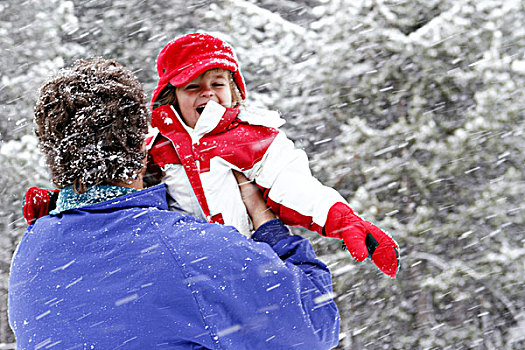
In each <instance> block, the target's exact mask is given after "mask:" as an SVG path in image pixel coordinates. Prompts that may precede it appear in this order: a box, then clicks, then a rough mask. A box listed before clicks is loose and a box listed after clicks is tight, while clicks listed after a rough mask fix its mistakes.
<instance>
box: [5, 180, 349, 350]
mask: <svg viewBox="0 0 525 350" xmlns="http://www.w3.org/2000/svg"><path fill="white" fill-rule="evenodd" d="M167 208H168V205H167V202H166V189H165V187H164V185H159V186H155V187H152V188H149V189H145V190H142V191H138V192H135V193H132V194H128V195H125V196H121V197H117V198H114V199H111V200H108V201H104V202H99V203H95V204H91V205H88V206H84V207H81V208H76V209H70V210H67V211H65V212H63V213H60V214H58V215H54V216H45V217H43V218H40V219H38V220H37V222H36V223H35V224H34V225H32V226H30V227H29V228H28V229H27V231H26V233H25V234H24V236H23V238H22V241H21V242H20V244H19V246H18V248H17V250H16V252H15V255H14V257H13V261H12V266H11V275H10V286H9V300H8V312H9V321H10V324H11V327H12V329H13V331H14V333H15V335H16V338H17V345H18V348H19V349H34V348H51V349H55V348H56V349H117V348H118V349H292V348H293V349H308V350H311V349H329V348H331V347H334V346H335V345H336V344H337V342H338V333H339V314H338V311H337V307H336V305H335V303H334V301H333V299H332V297H331V293H332V287H331V284H332V281H331V277H330V272H329V270H328V268H327V267H326V266H325V265H324V264H323V263H322V262H320V261H319V260H317V258H316V255H315V253H314V251H313V249H312V246H311V245H310V243H309V242H308V240H306V239H304V238H301V237H299V236H293V235H290V233H289V231H288V229H287V228H286V227H285V226H284V225H283V224H282V223H281V222H280V221H279V220H272V221H269V222H267V223H266V224H264V225H263V226H261V227H260V228H259V229H258V230H257V231H256V232H255V233H254V235H253V237H252V239H248V238H246V237H245V236H243V235H241V234H240V233H239V232H237V231H236V230H235V229H234V228H233V227H229V226H222V225H218V224H209V223H206V222H204V221H201V220H199V219H195V218H193V217H191V216H187V215H185V214H181V213H178V212H173V211H168V210H167Z"/></svg>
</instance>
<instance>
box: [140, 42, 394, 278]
mask: <svg viewBox="0 0 525 350" xmlns="http://www.w3.org/2000/svg"><path fill="white" fill-rule="evenodd" d="M157 72H158V75H159V82H158V84H157V87H156V89H155V91H154V92H153V98H152V101H151V104H152V109H153V115H152V126H153V127H155V128H156V131H155V132H156V134H154V135H153V137H151V138H150V139H149V140H148V141H149V145H148V147H149V154H150V156H151V160H152V162H153V164H154V165H155V166H157V167H158V168H160V169H161V170H162V173H163V177H162V181H163V182H164V183H166V185H167V187H168V192H169V194H170V195H171V196H172V197H173V201H172V203H173V205H174V206H178V207H179V208H180V207H182V208H184V210H186V211H190V212H191V213H192V214H193V215H195V216H197V217H202V218H204V219H206V220H208V221H210V222H216V223H221V224H227V225H233V226H235V227H236V228H237V229H238V230H239V231H240V232H243V233H244V234H246V235H247V236H249V235H250V232H251V223H250V218H249V216H248V214H247V213H246V209H245V207H244V205H243V204H242V198H241V195H240V191H239V187H238V184H237V180H236V176H235V173H236V172H238V173H242V174H243V175H244V176H246V177H247V178H248V179H249V181H253V182H255V183H256V184H257V185H258V186H259V188H260V189H261V190H262V191H263V193H264V198H265V199H266V201H267V204H268V206H269V207H270V208H271V209H272V210H273V211H274V212H275V214H277V215H278V216H279V218H280V219H281V220H282V221H283V222H285V223H286V224H289V225H294V226H303V227H306V228H308V229H309V230H312V231H315V232H318V233H320V234H321V235H323V236H327V237H331V238H338V239H342V240H343V241H344V243H345V245H346V247H347V248H348V250H349V252H350V253H351V255H352V257H353V258H354V259H355V260H357V261H362V260H364V259H365V258H366V257H370V258H371V260H372V261H373V262H374V263H375V264H376V265H377V266H378V268H379V269H380V270H381V271H382V272H383V273H385V274H386V275H388V276H390V277H395V276H396V273H397V271H398V267H399V247H398V245H397V244H396V243H395V241H394V240H393V239H392V238H391V237H390V236H389V235H387V234H386V233H385V232H383V231H382V230H381V229H379V228H378V227H376V226H375V225H373V224H371V223H370V222H367V221H365V220H363V219H361V218H360V217H359V216H357V215H356V214H355V212H354V211H353V210H352V209H351V208H350V207H349V206H348V204H347V203H346V201H345V200H344V199H343V198H342V197H341V195H340V194H339V193H338V192H337V191H335V190H334V189H332V188H329V187H326V186H323V185H322V184H321V183H320V182H319V181H318V180H316V179H315V178H314V177H312V175H311V172H310V169H309V166H308V159H307V157H306V154H305V153H304V152H303V151H301V150H298V149H296V148H294V145H293V143H292V141H290V140H289V139H288V138H287V137H286V135H285V134H284V132H283V131H281V130H279V129H278V128H279V127H280V126H281V125H282V124H284V121H283V120H282V119H281V118H280V116H279V114H278V113H276V112H271V111H265V110H254V109H249V108H246V107H244V106H243V101H244V99H245V97H246V87H245V83H244V79H243V76H242V74H241V70H240V66H239V63H238V61H237V58H236V55H235V54H234V51H233V49H232V48H231V46H230V45H228V44H227V43H226V42H224V41H223V40H221V39H219V38H217V37H215V36H212V35H209V34H206V33H193V34H188V35H184V36H182V37H179V38H176V39H174V40H172V41H171V42H169V43H168V44H167V45H166V46H165V47H164V48H163V49H162V51H161V52H160V54H159V56H158V57H157Z"/></svg>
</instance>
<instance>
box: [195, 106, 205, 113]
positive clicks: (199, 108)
mask: <svg viewBox="0 0 525 350" xmlns="http://www.w3.org/2000/svg"><path fill="white" fill-rule="evenodd" d="M204 107H206V105H204V106H199V107H197V108H195V109H196V110H197V113H199V115H201V114H202V111H204Z"/></svg>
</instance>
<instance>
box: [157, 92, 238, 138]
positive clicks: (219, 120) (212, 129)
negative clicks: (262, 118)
mask: <svg viewBox="0 0 525 350" xmlns="http://www.w3.org/2000/svg"><path fill="white" fill-rule="evenodd" d="M238 114H239V109H238V108H226V107H223V106H221V105H220V104H218V103H216V102H214V101H209V102H208V103H207V104H206V108H204V111H203V112H202V114H201V116H200V118H199V120H198V121H197V124H196V125H195V128H193V129H192V128H190V127H189V126H187V125H186V124H185V123H184V121H183V120H182V118H181V117H180V116H179V114H178V113H177V111H176V110H175V108H173V106H168V105H164V106H160V107H158V108H155V110H153V113H152V117H151V118H152V120H151V125H152V126H153V127H156V128H157V129H158V130H159V131H160V133H161V134H163V135H165V136H168V135H169V134H170V133H173V132H175V133H180V132H184V133H187V134H189V135H190V137H191V140H192V143H198V142H199V140H200V139H201V138H202V137H203V136H204V135H206V134H218V133H221V132H223V131H225V130H227V129H228V128H229V127H230V125H231V124H232V122H233V121H234V120H235V118H236V117H237V115H238Z"/></svg>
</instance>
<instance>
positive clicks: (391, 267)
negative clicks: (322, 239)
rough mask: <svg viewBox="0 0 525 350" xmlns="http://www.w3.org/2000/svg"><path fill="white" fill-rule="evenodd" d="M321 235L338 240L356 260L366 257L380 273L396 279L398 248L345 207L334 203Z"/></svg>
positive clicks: (371, 225)
mask: <svg viewBox="0 0 525 350" xmlns="http://www.w3.org/2000/svg"><path fill="white" fill-rule="evenodd" d="M323 233H324V234H325V236H327V237H331V238H338V239H342V240H343V242H344V243H345V245H346V247H347V248H348V251H349V252H350V254H351V255H352V257H353V258H354V259H355V260H356V261H358V262H361V261H363V260H365V259H366V258H367V257H370V259H371V260H372V262H373V263H374V264H375V265H376V266H377V267H378V268H379V270H381V272H383V273H384V274H386V275H388V276H390V277H391V278H395V277H396V274H397V271H398V268H399V246H398V245H397V243H396V242H395V241H394V240H393V239H392V237H390V236H389V235H388V234H387V233H385V232H383V231H382V230H381V229H380V228H378V227H377V226H375V225H373V224H371V223H369V222H368V221H365V220H363V219H361V218H360V217H359V216H357V215H356V214H355V213H354V211H353V210H352V209H351V208H350V207H349V206H348V205H346V204H344V203H336V204H334V205H333V206H332V207H331V208H330V211H329V212H328V217H327V220H326V224H325V226H324V228H323Z"/></svg>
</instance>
